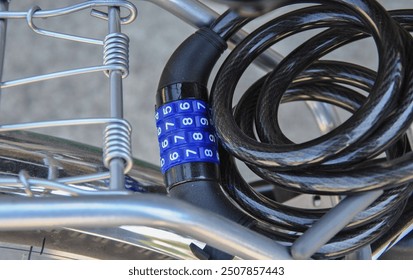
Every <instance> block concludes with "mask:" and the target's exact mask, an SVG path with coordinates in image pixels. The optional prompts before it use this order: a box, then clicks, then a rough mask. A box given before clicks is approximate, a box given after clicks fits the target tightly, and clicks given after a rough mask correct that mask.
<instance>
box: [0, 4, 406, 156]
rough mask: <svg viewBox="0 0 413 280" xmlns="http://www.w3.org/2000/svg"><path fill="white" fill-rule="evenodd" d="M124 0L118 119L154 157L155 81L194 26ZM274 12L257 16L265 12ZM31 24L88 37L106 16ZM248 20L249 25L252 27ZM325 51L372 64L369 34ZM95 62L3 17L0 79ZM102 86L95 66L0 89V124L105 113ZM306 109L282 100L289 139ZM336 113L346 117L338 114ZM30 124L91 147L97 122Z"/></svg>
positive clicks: (304, 132)
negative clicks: (127, 20) (126, 66)
mask: <svg viewBox="0 0 413 280" xmlns="http://www.w3.org/2000/svg"><path fill="white" fill-rule="evenodd" d="M79 1H80V0H79ZM79 1H69V0H63V1H60V0H59V1H55V0H38V1H28V0H19V1H11V4H10V10H13V11H27V10H29V9H30V8H31V7H32V6H33V5H39V6H40V7H41V8H42V9H52V8H58V7H63V6H67V5H71V4H73V3H77V2H79ZM132 2H134V3H135V4H136V6H137V8H138V10H139V16H138V19H137V20H136V21H135V22H134V23H132V24H131V25H128V26H124V28H123V32H124V33H126V34H128V36H129V37H130V39H131V44H130V75H129V77H128V78H127V79H126V80H125V82H124V93H125V97H124V103H125V118H126V119H127V120H128V121H129V122H130V123H131V124H132V126H133V129H134V130H133V154H134V156H135V157H138V158H141V159H144V160H146V161H149V162H151V163H154V164H158V144H157V138H156V131H155V124H154V119H153V111H154V103H155V93H156V89H157V83H158V80H159V77H160V74H161V72H162V68H163V65H164V64H165V63H166V61H167V59H168V57H169V56H170V55H171V54H172V52H173V51H174V50H175V49H176V47H177V46H178V45H179V44H180V43H181V42H182V41H183V40H184V39H185V38H186V37H188V36H189V35H190V34H191V33H193V32H194V30H195V29H194V28H192V27H190V26H189V25H187V24H185V23H183V22H182V21H181V20H180V19H178V18H176V17H174V16H173V15H170V14H168V13H167V12H165V11H164V10H161V9H160V8H158V7H157V6H155V5H153V4H151V3H149V2H147V1H132ZM205 2H206V3H210V2H208V1H205ZM379 2H380V3H382V4H383V5H384V6H385V7H386V8H388V9H396V8H403V7H409V6H410V8H413V2H412V1H411V0H404V1H400V0H399V1H392V0H382V1H379ZM214 8H216V9H218V10H223V9H224V7H222V6H220V5H217V4H214ZM282 11H285V10H282ZM282 11H277V12H275V13H272V14H270V15H267V16H266V17H265V18H271V17H272V16H274V14H279V13H281V12H282ZM36 24H38V25H39V26H41V27H44V28H47V29H52V30H58V31H61V32H65V33H74V34H79V35H83V36H90V37H95V38H104V36H105V35H106V32H107V24H106V22H104V21H102V20H99V19H96V18H92V17H90V16H89V15H88V13H87V12H82V13H79V14H76V15H69V16H64V17H59V18H54V19H48V20H36ZM255 25H257V24H255ZM252 26H254V24H252ZM252 26H250V27H249V28H253V27H252ZM304 37H305V36H299V37H295V36H294V37H293V38H291V39H289V40H286V41H285V42H283V43H281V44H278V45H276V46H275V49H276V50H277V51H279V52H280V53H282V54H284V55H285V54H288V52H289V51H290V50H291V49H292V48H293V47H294V46H297V44H299V42H301V41H302V40H303V38H304ZM329 58H334V59H342V60H347V61H355V62H358V63H360V64H362V65H365V66H369V67H372V68H375V67H376V65H377V57H376V50H375V46H374V44H373V42H372V40H371V39H370V40H363V41H362V42H358V43H357V44H354V45H352V46H350V47H346V48H344V49H343V50H340V51H338V52H335V53H334V54H332V55H331V56H329ZM100 64H102V49H101V48H100V47H97V46H91V45H84V44H80V43H73V42H67V41H63V40H58V39H53V38H47V37H43V36H40V35H37V34H35V33H34V32H32V31H31V30H30V29H29V28H28V26H27V24H26V22H25V21H24V20H10V21H9V26H8V38H7V48H6V60H5V70H4V75H3V80H11V79H15V78H20V77H26V76H31V75H35V74H36V75H37V74H43V73H49V72H53V71H58V70H63V69H72V68H77V67H83V66H91V65H100ZM262 74H263V72H262V71H260V70H259V69H257V68H255V67H251V69H249V70H248V71H247V75H246V77H245V81H243V82H242V84H241V85H240V87H239V89H238V90H239V91H242V89H243V88H245V87H246V86H248V85H249V84H250V83H251V82H252V81H254V80H255V79H256V78H257V77H260V76H261V75H262ZM107 85H108V81H107V78H106V76H105V75H104V74H102V73H98V74H90V75H86V76H78V77H75V78H73V77H72V78H64V79H58V80H54V81H48V82H42V83H37V84H32V85H29V86H20V87H17V88H11V89H6V90H4V91H3V94H2V96H1V104H0V113H1V123H3V124H5V123H18V122H28V121H40V120H49V119H66V118H80V117H98V116H99V117H104V116H108V115H109V103H108V100H109V91H108V86H107ZM309 115H310V112H309V111H308V110H307V109H306V107H305V106H304V105H303V104H288V105H283V106H282V110H281V112H280V116H281V124H282V127H283V128H285V130H286V133H287V135H288V136H289V137H290V138H291V139H293V140H295V141H305V140H309V139H311V138H312V137H316V136H317V135H318V130H317V128H316V125H315V124H314V121H313V120H312V118H311V117H308V116H309ZM341 116H342V118H343V119H345V118H346V115H345V114H341ZM38 131H39V132H44V133H48V134H53V135H56V136H60V137H64V138H69V139H73V140H76V141H80V142H85V143H88V144H92V145H96V146H100V145H101V142H102V127H71V128H59V129H53V130H51V129H46V130H38Z"/></svg>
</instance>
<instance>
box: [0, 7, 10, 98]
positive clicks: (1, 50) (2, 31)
mask: <svg viewBox="0 0 413 280" xmlns="http://www.w3.org/2000/svg"><path fill="white" fill-rule="evenodd" d="M8 9H9V1H8V0H1V1H0V11H7V10H8ZM6 33H7V19H1V20H0V81H2V79H3V68H4V67H3V66H4V55H5V51H6ZM0 93H1V89H0ZM0 96H1V95H0Z"/></svg>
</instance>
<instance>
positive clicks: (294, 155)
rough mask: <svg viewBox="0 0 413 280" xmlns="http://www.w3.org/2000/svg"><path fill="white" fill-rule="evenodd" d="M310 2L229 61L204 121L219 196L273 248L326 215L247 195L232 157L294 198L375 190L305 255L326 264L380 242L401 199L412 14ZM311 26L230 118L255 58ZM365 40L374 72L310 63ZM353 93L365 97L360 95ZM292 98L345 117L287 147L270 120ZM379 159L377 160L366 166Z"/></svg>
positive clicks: (410, 109) (412, 68) (412, 90)
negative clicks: (216, 151) (217, 149)
mask: <svg viewBox="0 0 413 280" xmlns="http://www.w3.org/2000/svg"><path fill="white" fill-rule="evenodd" d="M292 2H294V1H292ZM309 2H310V1H309ZM311 3H321V5H318V6H314V7H308V8H303V9H300V10H296V11H293V12H290V13H288V14H285V15H282V16H280V17H278V18H276V19H274V20H272V21H270V22H269V23H267V24H265V25H263V26H262V27H260V28H258V29H257V30H256V31H254V32H253V33H252V34H251V35H250V36H249V37H248V38H246V39H245V40H244V41H243V42H242V43H240V44H239V45H238V46H237V48H236V49H235V50H234V51H233V52H232V53H231V54H230V55H229V57H228V58H227V60H226V61H225V62H224V64H223V65H222V66H221V69H220V71H219V72H218V74H217V77H216V79H215V81H214V85H213V88H212V92H211V102H212V117H213V121H214V123H215V128H216V131H217V134H218V137H219V138H220V141H221V144H222V146H223V150H222V152H221V154H220V156H221V161H222V170H221V171H222V185H223V188H224V189H225V190H226V192H227V193H228V195H229V196H230V197H231V198H232V199H233V200H234V201H235V202H236V204H237V205H238V206H239V207H241V208H242V209H244V211H245V212H247V213H248V214H249V215H250V216H253V217H254V218H255V219H256V220H257V221H258V223H257V228H259V230H262V231H263V232H265V233H267V234H270V235H272V236H273V237H274V238H275V239H277V240H280V241H285V242H288V243H292V242H294V240H295V239H296V238H297V237H298V236H300V235H301V234H302V233H303V232H305V230H306V229H308V228H309V227H311V226H312V225H313V224H314V223H315V222H316V221H317V220H318V219H319V218H320V217H321V216H322V215H323V214H324V213H325V212H326V210H308V209H297V208H293V207H288V206H286V205H282V204H280V203H278V202H275V201H272V200H269V199H267V198H265V197H263V196H262V195H260V194H257V193H256V192H254V190H253V189H252V188H251V187H250V186H249V185H248V184H247V183H246V182H245V181H244V179H243V178H242V177H241V176H240V174H239V172H238V171H237V169H236V165H235V163H234V159H233V157H236V158H238V159H240V160H242V161H244V162H246V163H247V165H248V166H249V167H250V168H251V169H252V170H253V171H254V172H255V173H256V174H258V175H259V176H261V177H262V178H264V179H265V180H266V181H268V182H270V183H273V184H274V185H276V186H277V187H280V188H285V189H287V190H291V191H295V192H299V193H312V194H323V195H351V194H355V193H359V192H365V191H370V190H378V189H384V190H385V192H384V193H383V195H382V196H381V197H380V198H379V199H378V200H376V201H375V202H374V203H373V204H372V205H370V206H369V207H368V208H367V209H366V210H364V211H362V212H360V213H359V214H358V215H357V216H356V217H354V218H353V220H352V221H351V222H350V223H349V224H348V225H347V226H346V227H345V228H344V229H343V230H342V231H341V232H340V233H339V234H338V235H336V236H335V237H334V238H333V239H332V240H330V242H329V243H327V244H326V245H324V246H323V247H322V248H321V249H320V250H319V251H318V252H317V253H316V254H315V255H314V257H316V258H336V257H340V256H343V255H345V254H348V253H350V252H352V251H354V250H356V249H358V248H361V247H364V246H365V245H366V244H371V243H372V242H373V241H374V240H376V239H377V238H379V237H380V236H381V235H383V234H384V233H385V232H386V231H387V230H388V228H389V227H391V226H392V224H393V223H394V222H395V221H396V220H397V218H398V217H399V216H400V215H401V213H402V211H403V208H404V206H405V203H406V199H407V198H408V197H409V196H410V194H411V190H412V188H411V187H410V185H409V183H410V182H411V181H412V180H413V177H412V176H411V174H412V173H413V172H412V170H413V165H412V163H411V162H412V160H411V159H412V157H413V154H412V153H410V146H409V145H408V143H407V141H406V137H405V136H404V132H405V131H406V129H408V127H409V125H410V124H411V122H412V120H413V102H412V101H413V79H412V78H413V77H412V76H413V64H412V63H413V61H412V57H411V56H409V54H408V51H409V50H411V49H412V42H413V41H412V38H411V36H410V34H409V33H408V31H411V30H412V27H413V26H412V23H413V20H412V19H413V16H412V15H413V11H410V10H402V11H392V12H387V11H385V9H384V8H383V7H381V6H380V5H379V4H378V3H377V2H375V1H369V0H334V1H328V2H327V1H311ZM316 28H327V29H326V30H325V31H322V32H320V33H319V34H317V35H315V36H314V37H313V38H311V39H309V40H308V41H306V42H304V43H303V44H302V45H301V46H299V47H297V48H296V49H295V50H294V51H292V52H291V53H290V54H289V55H288V56H287V57H286V58H285V59H284V60H283V61H282V62H281V63H280V64H279V65H278V66H277V67H276V68H275V69H274V70H273V71H272V72H270V73H268V74H267V75H266V76H265V77H263V78H262V79H260V80H259V81H257V82H256V83H255V84H254V85H253V86H252V87H251V88H250V89H249V90H247V92H246V93H245V94H244V96H243V97H242V99H241V100H240V101H239V103H238V104H237V105H236V109H235V110H233V108H232V101H233V100H232V99H233V95H234V91H235V88H236V85H237V82H238V81H239V79H240V78H241V75H242V74H243V73H244V71H245V70H246V68H247V67H248V66H249V65H250V64H251V63H252V62H253V61H254V59H255V58H256V57H257V56H259V55H260V54H261V53H262V52H264V51H265V50H266V49H268V48H269V47H270V46H272V45H274V44H275V43H277V42H279V41H281V40H283V39H285V38H287V37H289V36H291V35H294V34H297V33H300V32H303V31H307V30H311V29H316ZM369 36H371V37H372V38H373V39H374V41H375V43H376V45H377V51H378V55H379V66H378V70H377V72H374V71H372V70H369V69H366V68H364V67H361V66H358V65H354V64H350V63H345V62H336V61H325V60H320V58H322V57H323V56H325V55H326V54H328V53H330V52H332V51H333V50H336V49H338V48H340V47H342V46H344V45H346V44H349V43H351V42H354V41H357V40H360V39H363V38H366V37H369ZM354 88H357V89H359V90H362V91H364V92H366V93H368V95H367V97H365V96H364V95H363V94H361V93H359V92H358V90H355V89H354ZM301 100H314V101H320V102H327V103H330V104H333V105H335V106H338V107H341V108H343V109H345V110H348V111H350V112H352V113H353V115H352V116H351V117H350V118H349V119H348V120H347V121H346V122H345V123H343V124H342V125H341V126H339V127H338V128H336V129H335V130H333V131H331V132H330V133H328V134H326V135H323V136H321V137H319V138H316V139H314V140H311V141H308V142H306V143H302V144H295V143H293V142H292V141H290V140H289V139H288V138H287V137H286V136H285V135H284V134H283V132H282V130H281V128H280V126H279V124H278V116H277V114H278V107H279V104H280V103H282V102H291V101H301ZM383 152H385V153H386V155H387V159H376V157H377V156H378V155H380V154H381V153H383Z"/></svg>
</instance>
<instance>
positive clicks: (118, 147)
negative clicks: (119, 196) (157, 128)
mask: <svg viewBox="0 0 413 280" xmlns="http://www.w3.org/2000/svg"><path fill="white" fill-rule="evenodd" d="M131 132H132V127H131V126H130V124H129V123H128V122H127V121H125V120H118V121H113V122H111V123H110V124H109V125H107V126H106V129H105V132H104V144H103V163H104V165H105V167H106V168H109V166H110V161H111V160H112V159H114V158H121V159H123V161H124V162H125V169H124V170H125V173H127V172H128V171H129V170H130V169H131V168H132V164H133V162H132V148H131Z"/></svg>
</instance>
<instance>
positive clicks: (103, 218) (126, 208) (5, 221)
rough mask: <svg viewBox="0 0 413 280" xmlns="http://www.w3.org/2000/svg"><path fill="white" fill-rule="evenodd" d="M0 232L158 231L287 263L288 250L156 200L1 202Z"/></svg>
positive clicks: (176, 204) (183, 205) (246, 231)
mask: <svg viewBox="0 0 413 280" xmlns="http://www.w3.org/2000/svg"><path fill="white" fill-rule="evenodd" d="M0 205H2V207H0V230H3V231H7V230H33V229H51V228H59V227H114V226H122V225H139V226H149V227H154V228H163V229H167V230H170V231H173V232H175V233H178V234H180V235H182V236H191V237H192V238H194V239H196V240H199V241H202V242H205V243H207V244H209V245H210V246H213V247H215V248H219V249H220V250H223V251H225V252H227V253H229V254H232V255H234V256H238V257H240V258H243V259H291V256H290V254H289V252H288V250H287V248H285V247H283V246H281V245H279V244H277V243H276V242H275V241H273V240H271V239H269V238H267V237H264V236H262V235H259V234H257V233H255V232H253V231H251V230H249V229H246V228H244V227H242V226H240V225H238V224H236V223H234V222H232V221H229V220H227V219H225V218H222V217H220V216H218V215H216V214H214V213H211V212H209V211H205V210H201V209H199V208H196V207H194V206H192V205H189V204H187V203H185V202H182V201H177V200H174V199H171V198H167V197H164V196H160V195H151V194H145V195H136V196H126V197H125V196H107V197H99V198H98V197H77V198H67V197H53V198H50V197H49V198H27V197H7V198H0Z"/></svg>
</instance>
